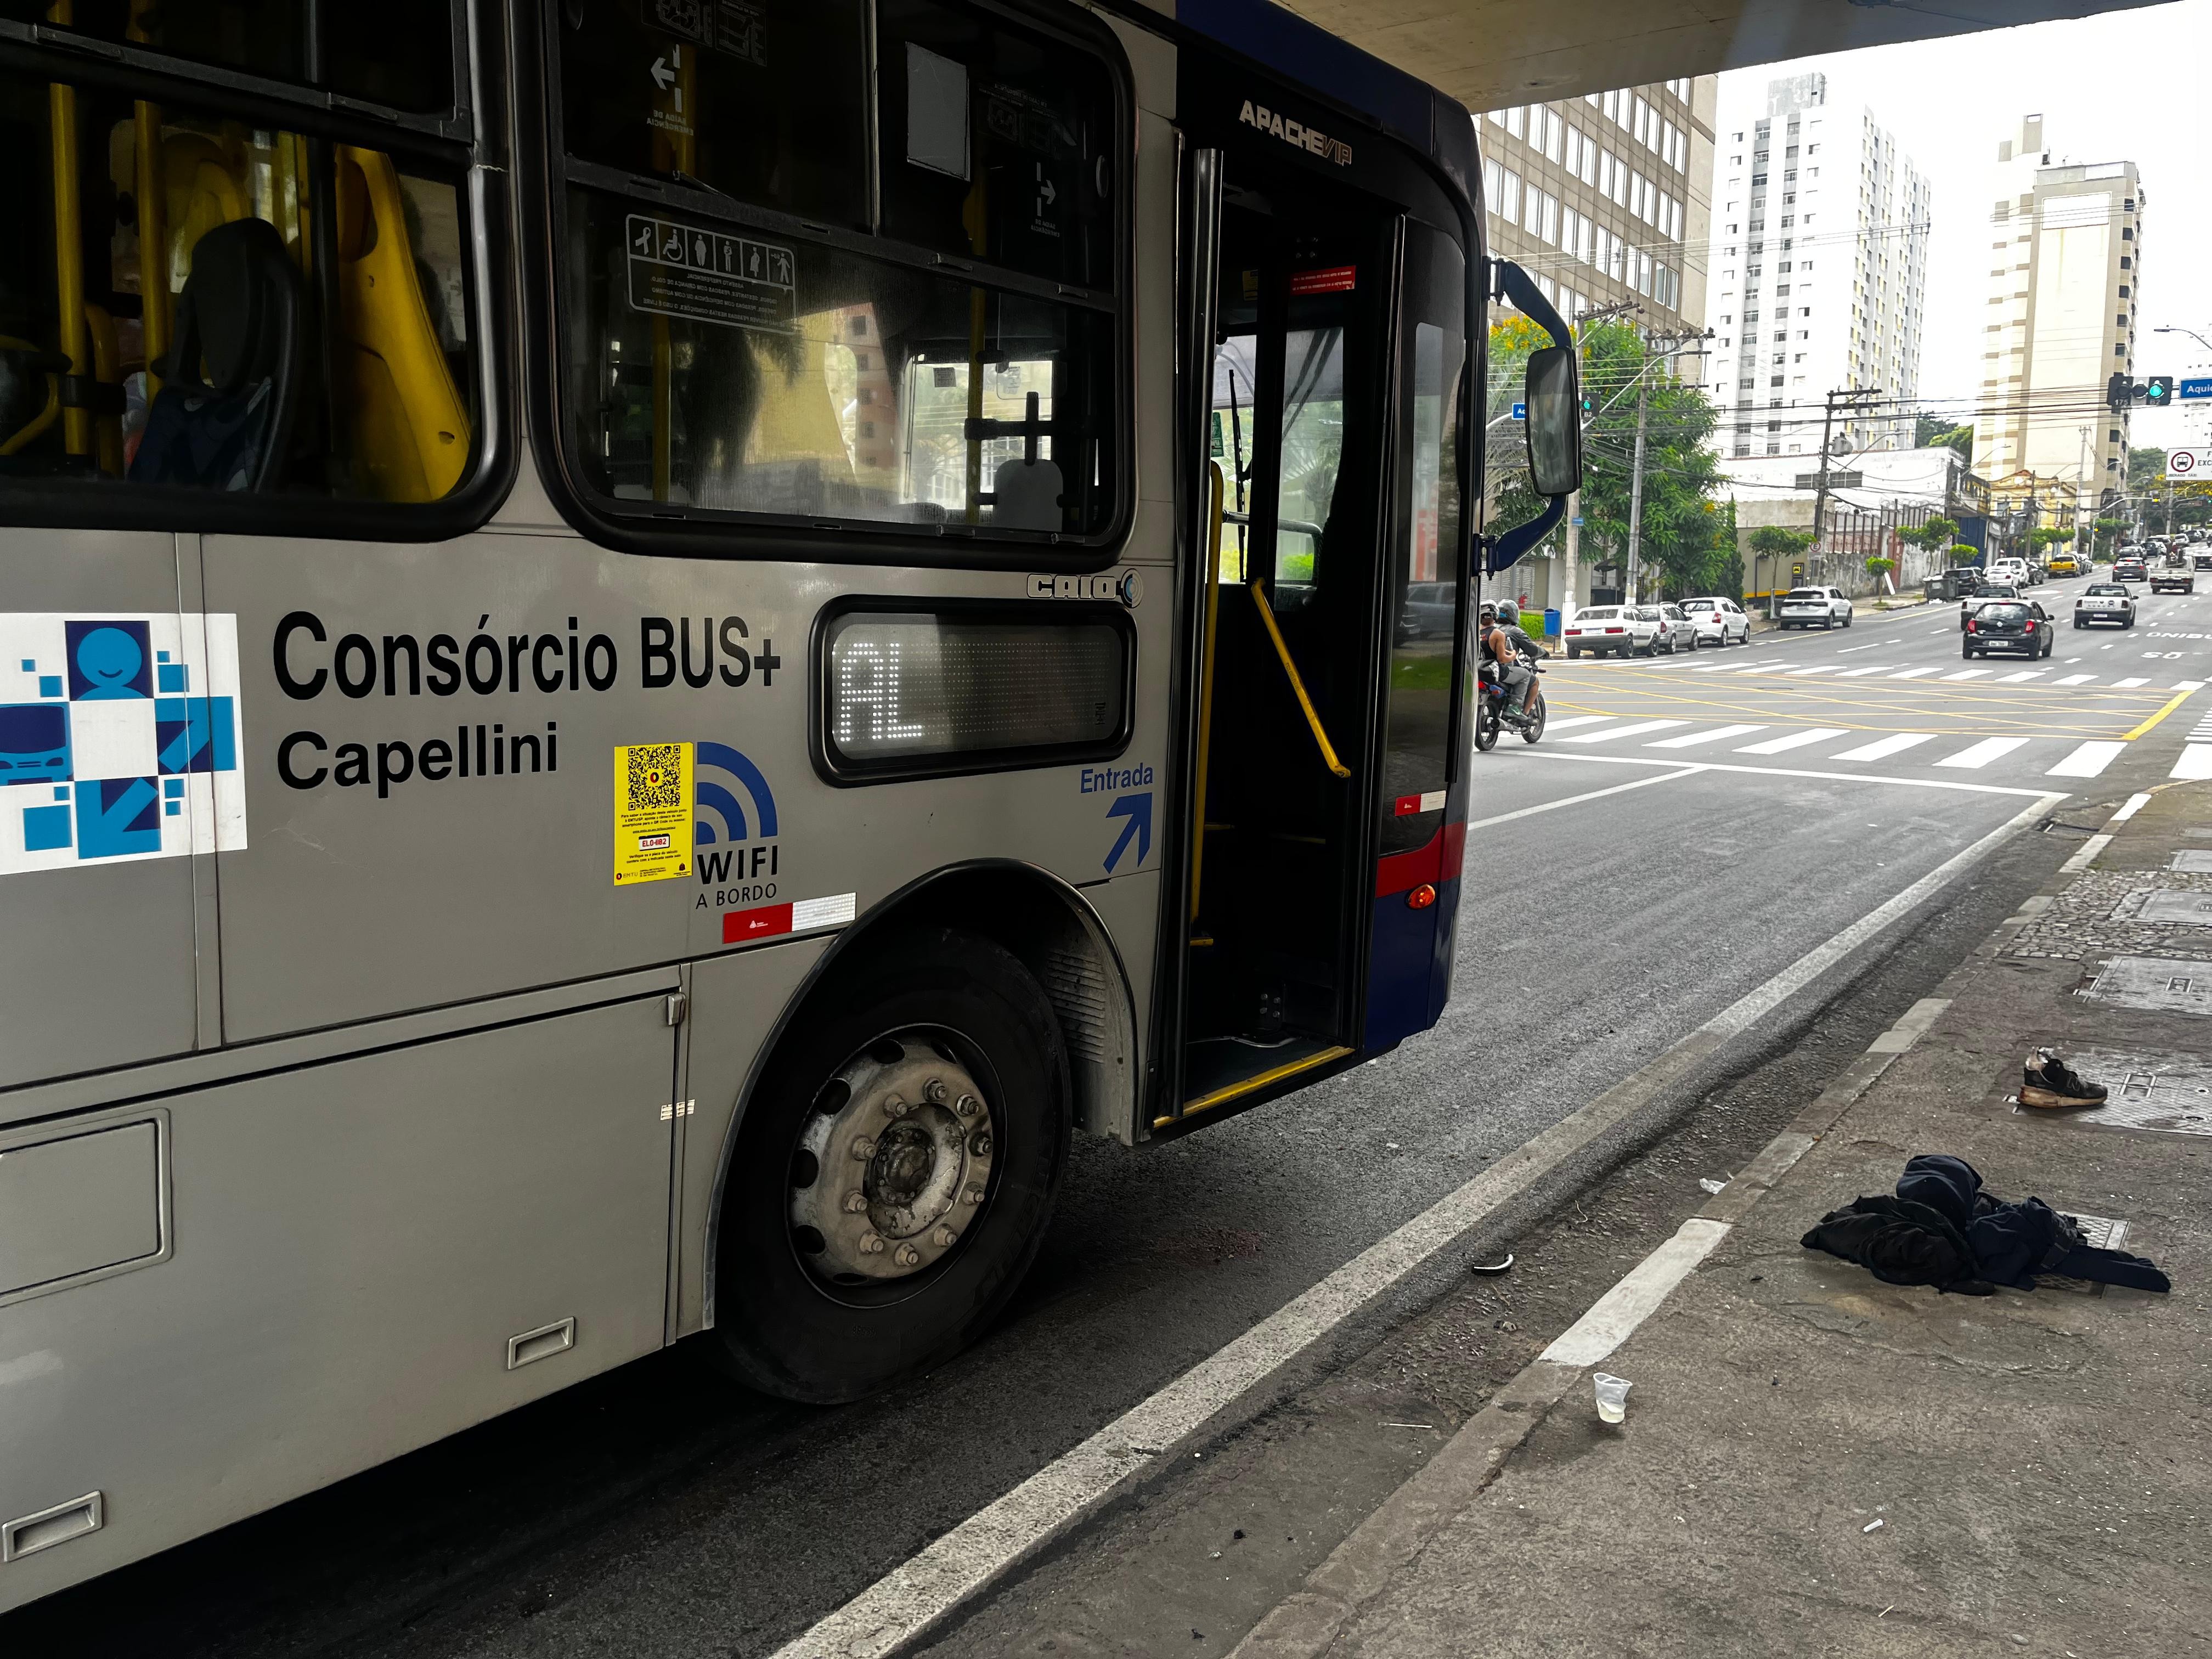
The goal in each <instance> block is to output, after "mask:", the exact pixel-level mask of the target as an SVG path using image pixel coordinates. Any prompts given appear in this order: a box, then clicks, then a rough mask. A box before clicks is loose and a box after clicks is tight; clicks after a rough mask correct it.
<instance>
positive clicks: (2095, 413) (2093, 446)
mask: <svg viewBox="0 0 2212 1659" xmlns="http://www.w3.org/2000/svg"><path fill="white" fill-rule="evenodd" d="M1996 182H1997V196H1996V205H1995V206H1994V208H1993V209H1992V210H1991V211H1990V300H1989V315H1988V319H1987V322H1986V324H1985V325H1984V346H1983V349H1982V364H1983V368H1982V395H1981V410H1982V412H1981V414H1980V415H1979V416H1978V417H1977V418H1976V420H1975V422H1974V471H1977V472H1978V473H1980V474H1981V475H1982V477H1985V478H1987V479H1989V480H1990V483H1991V484H1992V485H1993V486H1995V487H1996V489H1997V491H1998V492H1999V494H2000V495H2002V497H2003V498H2004V500H2005V501H2008V503H2014V504H2016V505H2017V504H2024V503H2026V502H2028V501H2033V502H2035V504H2036V507H2037V510H2038V513H2039V515H2040V513H2042V512H2043V511H2044V510H2045V509H2047V508H2050V507H2063V509H2064V511H2065V512H2066V513H2069V515H2070V514H2071V513H2072V512H2073V511H2074V510H2075V507H2076V506H2077V505H2078V506H2079V507H2080V508H2081V510H2082V511H2083V512H2085V513H2087V512H2090V511H2093V509H2094V507H2095V506H2096V503H2097V498H2098V495H2099V493H2100V491H2102V490H2103V489H2107V488H2114V489H2118V488H2124V486H2125V483H2126V474H2127V455H2128V417H2127V416H2125V415H2115V414H2112V413H2111V412H2110V411H2109V410H2107V409H2106V407H2105V404H2104V399H2105V387H2106V382H2107V381H2109V380H2111V378H2112V376H2113V375H2114V374H2133V373H2134V372H2135V347H2136V294H2137V292H2138V290H2139V289H2140V288H2141V286H2142V210H2143V205H2144V197H2143V191H2142V182H2141V180H2140V179H2138V178H2137V176H2136V165H2135V163H2134V162H2132V161H2103V162H2095V163H2089V164H2080V163H2067V164H2059V165H2056V166H2054V165H2053V164H2052V162H2051V151H2050V150H2048V149H2045V146H2044V137H2043V118H2042V117H2041V116H2039V115H2031V116H2029V117H2027V118H2026V119H2025V120H2023V121H2022V122H2021V127H2020V131H2019V133H2018V135H2017V136H2015V137H2012V138H2008V139H2007V140H2005V141H2004V142H2003V143H2002V144H2000V145H1999V146H1998V147H1997V180H1996Z"/></svg>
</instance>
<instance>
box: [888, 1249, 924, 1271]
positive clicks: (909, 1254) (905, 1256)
mask: <svg viewBox="0 0 2212 1659" xmlns="http://www.w3.org/2000/svg"><path fill="white" fill-rule="evenodd" d="M891 1260H892V1261H896V1262H897V1263H898V1265H899V1266H900V1267H915V1266H918V1265H919V1264H920V1263H921V1251H920V1250H917V1249H915V1248H914V1246H913V1245H911V1244H902V1245H900V1246H899V1247H898V1254H897V1255H894V1256H893V1257H892V1258H891Z"/></svg>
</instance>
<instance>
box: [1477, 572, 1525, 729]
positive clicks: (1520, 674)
mask: <svg viewBox="0 0 2212 1659" xmlns="http://www.w3.org/2000/svg"><path fill="white" fill-rule="evenodd" d="M1477 615H1478V616H1479V617H1480V629H1479V631H1480V634H1481V635H1482V660H1483V661H1485V662H1486V663H1488V664H1490V665H1491V666H1492V669H1493V670H1494V671H1496V673H1497V676H1498V681H1499V683H1500V684H1503V685H1504V687H1505V693H1506V695H1505V700H1504V703H1503V704H1502V705H1501V706H1500V708H1499V709H1498V718H1499V719H1500V720H1504V722H1505V723H1506V724H1507V725H1509V726H1526V725H1527V724H1528V712H1527V710H1526V709H1525V708H1523V706H1522V705H1523V704H1525V703H1526V702H1527V701H1528V692H1529V690H1530V689H1531V688H1532V687H1533V686H1534V684H1535V683H1536V675H1535V671H1534V670H1533V669H1531V668H1529V667H1528V666H1527V665H1525V664H1523V663H1522V660H1521V653H1519V652H1518V651H1516V649H1515V648H1514V645H1513V640H1512V636H1511V635H1509V634H1507V633H1506V631H1505V630H1504V628H1502V627H1501V626H1499V623H1498V607H1497V606H1496V605H1492V604H1490V603H1489V602H1488V601H1485V602H1484V604H1483V605H1482V608H1481V610H1480V611H1479V612H1478V613H1477Z"/></svg>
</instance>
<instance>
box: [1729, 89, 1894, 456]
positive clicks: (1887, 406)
mask: <svg viewBox="0 0 2212 1659" xmlns="http://www.w3.org/2000/svg"><path fill="white" fill-rule="evenodd" d="M1717 133H1718V135H1719V139H1720V145H1719V158H1720V159H1719V162H1718V165H1717V167H1716V168H1715V178H1716V180H1717V182H1716V184H1715V185H1714V191H1713V193H1714V195H1715V196H1716V197H1717V199H1718V206H1717V209H1716V210H1715V213H1714V221H1715V226H1714V233H1713V253H1712V264H1713V266H1714V273H1715V274H1714V277H1713V299H1712V301H1711V305H1710V307H1709V309H1710V310H1711V313H1712V325H1713V329H1714V332H1715V336H1716V337H1715V339H1714V341H1713V355H1712V357H1711V369H1710V370H1709V372H1708V376H1709V377H1708V379H1707V381H1706V385H1707V388H1708V390H1709V391H1710V392H1711V395H1712V399H1713V402H1714V404H1716V405H1717V407H1718V409H1719V410H1720V414H1721V426H1720V431H1719V433H1718V435H1717V437H1718V443H1719V447H1720V450H1721V453H1723V455H1727V456H1731V457H1733V456H1754V455H1761V456H1763V455H1782V456H1788V455H1817V454H1819V453H1820V443H1821V437H1822V432H1823V429H1824V422H1825V420H1826V414H1827V403H1828V395H1829V393H1831V392H1878V393H1880V394H1881V395H1880V397H1879V398H1872V397H1869V398H1866V399H1864V401H1865V402H1866V403H1867V404H1869V408H1867V409H1865V410H1860V411H1857V412H1849V413H1839V414H1838V417H1837V420H1836V422H1835V424H1834V427H1833V429H1832V431H1831V432H1830V434H1829V440H1830V449H1831V452H1832V453H1838V454H1844V455H1849V454H1855V453H1860V452H1863V451H1865V450H1870V449H1875V450H1887V449H1910V448H1911V447H1912V446H1913V441H1914V435H1913V423H1912V417H1911V414H1909V413H1907V412H1906V411H1907V410H1908V409H1909V408H1910V406H1911V405H1910V400H1911V399H1912V398H1915V397H1916V396H1917V394H1918V391H1919V384H1920V342H1921V327H1922V319H1923V309H1922V307H1923V301H1924V300H1925V297H1926V289H1927V283H1928V230H1929V208H1930V204H1929V188H1928V180H1927V179H1926V178H1925V176H1924V175H1923V174H1922V173H1921V172H1920V170H1919V169H1918V168H1917V167H1915V166H1914V165H1913V162H1912V159H1911V157H1910V156H1908V155H1905V153H1904V152H1903V151H1902V150H1901V149H1899V147H1898V144H1897V141H1896V139H1895V137H1893V136H1892V134H1891V133H1890V132H1889V131H1887V129H1885V128H1884V127H1882V126H1881V125H1879V124H1877V123H1876V121H1875V118H1874V113H1873V112H1872V111H1871V110H1869V109H1868V108H1866V107H1865V106H1847V105H1844V104H1831V103H1830V102H1829V100H1828V80H1827V76H1825V75H1818V74H1814V75H1800V76H1791V77H1790V78H1788V79H1784V80H1775V81H1768V82H1765V84H1764V86H1763V87H1762V86H1761V84H1760V83H1759V81H1758V80H1757V79H1756V78H1755V77H1753V76H1730V77H1729V86H1728V87H1727V88H1723V95H1722V99H1721V106H1720V109H1719V112H1718V125H1717Z"/></svg>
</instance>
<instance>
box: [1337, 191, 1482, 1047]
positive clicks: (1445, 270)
mask: <svg viewBox="0 0 2212 1659" xmlns="http://www.w3.org/2000/svg"><path fill="white" fill-rule="evenodd" d="M1467 306H1468V292H1467V262H1466V259H1465V257H1464V256H1463V255H1462V253H1461V252H1460V248H1459V245H1458V243H1456V242H1455V241H1454V240H1452V239H1451V238H1450V237H1449V236H1447V235H1445V234H1443V233H1441V232H1439V231H1437V230H1436V229H1434V228H1431V227H1430V226H1428V225H1425V224H1423V223H1421V222H1419V221H1418V220H1409V221H1408V222H1407V227H1406V261H1405V279H1404V283H1403V298H1402V301H1401V308H1400V322H1399V328H1398V332H1397V339H1396V342H1395V349H1396V351H1397V362H1398V377H1397V388H1398V391H1397V397H1396V399H1395V407H1394V411H1393V415H1394V423H1395V427H1396V429H1397V434H1398V444H1397V449H1396V452H1395V458H1394V459H1395V489H1394V490H1393V496H1394V501H1395V510H1394V512H1393V515H1392V523H1391V526H1390V532H1389V554H1388V556H1387V557H1386V559H1385V560H1384V565H1385V569H1384V578H1385V582H1386V586H1385V590H1384V595H1383V601H1384V611H1385V614H1386V616H1388V617H1389V618H1390V623H1391V626H1390V671H1389V681H1388V684H1387V686H1386V688H1385V690H1384V696H1385V699H1386V704H1385V710H1384V716H1383V768H1382V770H1383V778H1382V787H1381V789H1380V791H1379V793H1378V799H1379V803H1380V811H1379V814H1378V820H1379V821H1378V823H1377V824H1376V848H1375V853H1376V859H1375V884H1374V897H1373V902H1372V907H1373V915H1372V921H1371V931H1370V943H1369V950H1368V968H1367V1015H1366V1025H1365V1035H1364V1042H1363V1044H1362V1046H1363V1047H1364V1048H1388V1047H1389V1046H1390V1045H1391V1044H1392V1043H1395V1042H1398V1041H1399V1040H1400V1039H1401V1038H1403V1037H1406V1036H1410V1035H1412V1034H1413V1032H1415V1031H1422V1030H1427V1029H1428V1028H1429V1027H1430V1026H1431V1025H1433V1024H1436V1022H1437V1017H1438V1016H1439V1015H1441V1014H1442V1013H1443V1002H1444V998H1445V996H1446V994H1448V993H1449V990H1450V987H1451V948H1452V937H1453V921H1454V918H1455V915H1456V914H1457V912H1458V908H1459V878H1460V861H1461V855H1462V849H1463V846H1464V842H1465V840H1466V821H1467V810H1466V783H1465V781H1464V776H1463V774H1464V771H1465V768H1464V767H1463V765H1462V764H1461V763H1460V762H1459V758H1458V757H1460V755H1461V754H1462V751H1463V750H1464V748H1465V743H1464V740H1463V739H1459V738H1457V734H1458V732H1459V731H1460V729H1461V728H1460V720H1459V716H1460V714H1461V713H1462V711H1463V709H1464V707H1465V695H1466V690H1467V688H1466V687H1465V685H1464V684H1462V679H1461V677H1460V664H1461V663H1462V660H1463V653H1462V652H1461V650H1460V649H1459V642H1460V639H1461V636H1462V632H1463V630H1464V628H1465V625H1466V623H1465V618H1466V613H1467V605H1466V599H1467V592H1468V557H1467V551H1468V549H1467V530H1466V521H1465V519H1464V517H1463V515H1462V512H1461V510H1460V501H1461V497H1460V488H1461V477H1462V471H1461V455H1460V446H1461V441H1462V433H1463V432H1464V431H1465V430H1466V427H1465V423H1464V422H1462V420H1461V418H1460V414H1461V408H1462V404H1461V400H1462V397H1463V396H1464V395H1465V391H1466V383H1467V374H1466V368H1467V328H1466V316H1467Z"/></svg>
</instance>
